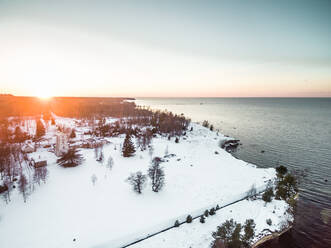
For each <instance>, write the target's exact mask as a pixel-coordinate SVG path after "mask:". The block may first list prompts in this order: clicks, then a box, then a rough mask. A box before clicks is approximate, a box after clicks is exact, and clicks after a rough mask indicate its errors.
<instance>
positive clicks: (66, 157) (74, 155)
mask: <svg viewBox="0 0 331 248" xmlns="http://www.w3.org/2000/svg"><path fill="white" fill-rule="evenodd" d="M56 162H57V163H58V164H59V165H61V166H63V167H75V166H77V165H80V164H81V163H82V162H83V157H82V155H81V154H79V153H78V151H77V150H76V149H70V150H69V151H68V152H67V153H65V154H63V156H62V157H61V158H59V159H58V160H57V161H56Z"/></svg>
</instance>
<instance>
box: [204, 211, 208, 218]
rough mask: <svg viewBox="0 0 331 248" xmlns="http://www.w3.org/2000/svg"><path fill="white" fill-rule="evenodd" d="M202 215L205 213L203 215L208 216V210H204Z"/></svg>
mask: <svg viewBox="0 0 331 248" xmlns="http://www.w3.org/2000/svg"><path fill="white" fill-rule="evenodd" d="M204 215H205V217H208V216H209V211H208V209H206V210H205V213H204Z"/></svg>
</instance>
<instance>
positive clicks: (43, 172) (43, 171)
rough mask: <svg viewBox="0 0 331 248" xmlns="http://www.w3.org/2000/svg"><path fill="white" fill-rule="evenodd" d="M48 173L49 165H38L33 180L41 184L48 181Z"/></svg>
mask: <svg viewBox="0 0 331 248" xmlns="http://www.w3.org/2000/svg"><path fill="white" fill-rule="evenodd" d="M47 175H48V171H47V167H46V166H43V167H38V168H35V169H34V173H33V182H34V183H37V184H38V185H40V183H41V182H44V183H46V178H47Z"/></svg>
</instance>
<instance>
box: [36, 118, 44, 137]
mask: <svg viewBox="0 0 331 248" xmlns="http://www.w3.org/2000/svg"><path fill="white" fill-rule="evenodd" d="M45 132H46V131H45V126H44V124H43V123H42V122H41V120H40V119H39V120H37V128H36V138H37V139H40V138H41V137H43V136H44V135H45Z"/></svg>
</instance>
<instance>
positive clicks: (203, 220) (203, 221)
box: [200, 215, 205, 224]
mask: <svg viewBox="0 0 331 248" xmlns="http://www.w3.org/2000/svg"><path fill="white" fill-rule="evenodd" d="M200 223H202V224H203V223H205V216H203V215H201V217H200Z"/></svg>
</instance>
